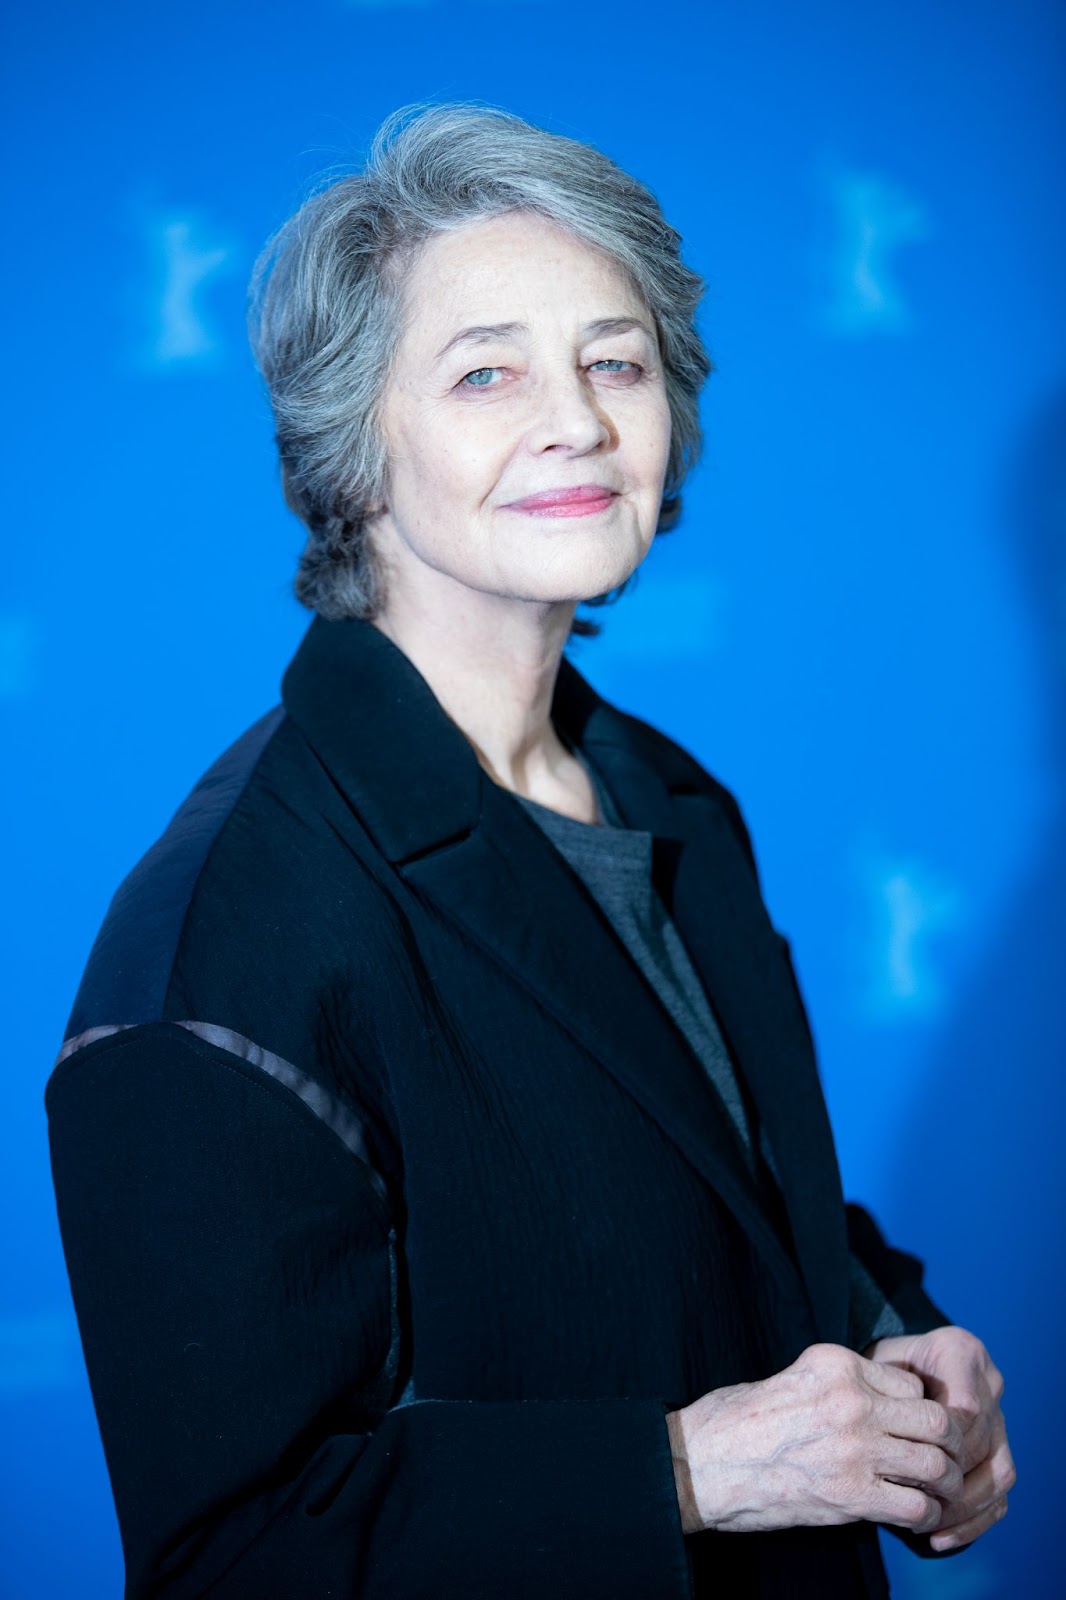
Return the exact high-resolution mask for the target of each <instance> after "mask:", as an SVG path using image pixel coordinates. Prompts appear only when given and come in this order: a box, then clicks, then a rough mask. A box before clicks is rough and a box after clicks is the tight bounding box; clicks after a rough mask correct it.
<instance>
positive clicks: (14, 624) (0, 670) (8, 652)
mask: <svg viewBox="0 0 1066 1600" xmlns="http://www.w3.org/2000/svg"><path fill="white" fill-rule="evenodd" d="M36 643H37V628H36V624H35V622H34V620H33V618H32V617H26V616H9V617H0V700H24V699H25V698H26V696H27V695H28V694H29V692H30V689H31V687H32V683H33V678H34V676H35V670H34V669H35V661H36V654H37V652H36Z"/></svg>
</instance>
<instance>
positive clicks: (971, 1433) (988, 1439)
mask: <svg viewBox="0 0 1066 1600" xmlns="http://www.w3.org/2000/svg"><path fill="white" fill-rule="evenodd" d="M947 1410H948V1411H949V1412H950V1413H951V1415H952V1417H953V1418H954V1420H955V1422H956V1423H957V1424H958V1427H959V1431H960V1433H961V1435H962V1444H961V1448H960V1451H959V1456H958V1462H959V1466H960V1467H961V1468H962V1470H963V1472H972V1471H973V1470H974V1468H975V1467H978V1466H980V1464H981V1462H982V1461H984V1460H986V1459H987V1457H988V1456H989V1454H990V1453H991V1451H992V1447H993V1444H994V1443H995V1437H996V1419H995V1416H994V1415H992V1414H989V1413H988V1412H982V1413H981V1415H980V1416H977V1417H974V1418H973V1419H972V1420H971V1419H969V1418H967V1417H966V1416H964V1415H962V1414H961V1413H959V1412H956V1411H955V1409H954V1408H953V1407H951V1406H948V1407H947Z"/></svg>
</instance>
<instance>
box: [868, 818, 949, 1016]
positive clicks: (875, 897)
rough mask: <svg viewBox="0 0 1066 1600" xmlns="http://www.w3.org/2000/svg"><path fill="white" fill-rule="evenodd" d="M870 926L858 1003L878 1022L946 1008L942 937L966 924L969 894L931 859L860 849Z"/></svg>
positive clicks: (931, 1013) (935, 1012) (934, 1013)
mask: <svg viewBox="0 0 1066 1600" xmlns="http://www.w3.org/2000/svg"><path fill="white" fill-rule="evenodd" d="M857 861H858V877H859V887H860V890H861V894H862V900H863V908H864V909H863V924H864V931H863V937H862V940H861V944H860V946H859V949H858V950H857V951H856V952H855V954H856V956H857V957H858V961H857V963H856V965H857V966H858V968H859V972H858V978H859V987H858V1007H859V1011H860V1013H861V1014H862V1016H863V1017H864V1018H866V1019H867V1020H868V1021H871V1022H891V1021H895V1020H901V1021H902V1020H906V1021H912V1020H917V1019H919V1018H923V1017H928V1016H934V1015H936V1014H937V1013H938V1012H940V1011H941V1010H942V1008H943V1004H944V1000H945V986H944V982H943V979H942V976H941V972H940V966H939V958H940V953H941V948H942V946H941V943H940V936H941V935H943V934H944V933H946V932H948V931H949V930H951V929H954V928H956V927H958V925H959V923H960V920H961V915H962V911H963V908H964V897H963V895H962V894H961V892H960V891H959V890H958V889H957V888H956V887H955V886H953V885H952V884H949V883H947V882H945V881H944V879H943V878H941V877H940V876H938V874H937V873H936V872H935V870H934V869H933V868H932V867H930V866H929V865H928V864H927V863H925V862H922V861H919V860H916V859H914V858H903V857H897V856H893V855H891V854H886V853H884V852H881V851H878V850H874V849H871V848H869V847H860V849H859V851H858V852H857Z"/></svg>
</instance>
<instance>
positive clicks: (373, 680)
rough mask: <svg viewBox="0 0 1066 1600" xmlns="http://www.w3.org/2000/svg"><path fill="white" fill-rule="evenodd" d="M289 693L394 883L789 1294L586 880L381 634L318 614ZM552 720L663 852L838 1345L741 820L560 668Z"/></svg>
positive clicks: (693, 773)
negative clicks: (651, 1134) (617, 1101)
mask: <svg viewBox="0 0 1066 1600" xmlns="http://www.w3.org/2000/svg"><path fill="white" fill-rule="evenodd" d="M282 697H283V700H284V703H285V706H286V709H287V711H288V712H289V714H290V715H291V716H292V718H293V720H294V721H295V722H296V724H297V726H298V727H299V728H300V729H301V731H302V732H303V733H304V734H305V736H306V737H307V739H308V740H309V742H310V744H311V745H312V747H313V748H314V749H315V750H316V752H317V753H318V755H319V757H320V759H321V760H322V761H323V762H324V763H325V765H326V766H327V768H328V769H329V771H330V772H331V774H332V776H333V778H334V780H335V781H336V782H337V783H338V784H339V785H340V787H341V788H342V789H343V790H344V792H345V793H346V795H347V797H348V800H349V803H350V804H351V805H352V807H353V809H354V810H355V811H356V812H357V814H358V815H359V817H360V820H361V821H362V823H363V825H364V826H365V827H366V828H367V829H368V831H369V833H370V835H371V837H372V838H373V840H374V843H375V845H376V846H377V848H378V849H379V850H380V851H381V853H382V855H383V856H384V857H385V858H386V859H387V860H388V861H389V862H390V863H391V864H392V865H393V866H394V868H395V869H396V870H397V871H398V872H399V874H400V876H401V877H402V878H403V880H404V881H405V882H406V883H407V884H408V885H409V886H410V887H411V888H413V889H414V890H415V891H416V892H417V893H418V894H419V895H421V896H424V897H427V898H428V899H429V900H430V901H431V902H432V903H433V904H434V905H435V906H436V908H437V909H438V911H439V912H440V913H441V914H443V915H444V916H445V917H447V918H448V919H449V920H451V921H452V922H454V923H455V924H457V925H458V926H459V927H461V928H462V929H463V930H464V932H465V934H466V936H467V937H469V938H472V939H474V940H475V941H476V942H477V943H478V944H479V945H480V946H481V947H482V948H483V949H484V950H485V951H486V953H487V954H488V955H490V956H491V958H492V959H494V960H495V961H497V962H499V963H500V964H501V965H503V966H504V967H505V968H507V969H508V970H509V971H510V972H511V974H512V976H513V977H514V978H515V980H516V981H518V982H520V983H522V984H524V985H525V986H526V988H527V989H529V990H530V991H532V992H533V993H534V994H535V995H536V996H537V997H538V999H539V1001H540V1003H541V1004H542V1005H543V1006H544V1007H545V1008H546V1009H547V1010H549V1011H550V1012H552V1013H553V1014H554V1015H555V1016H556V1018H557V1019H558V1021H559V1022H560V1023H561V1024H562V1026H563V1027H564V1028H566V1029H567V1030H568V1031H569V1032H570V1034H571V1035H572V1036H573V1037H575V1038H576V1039H577V1040H578V1041H579V1042H580V1043H581V1044H582V1045H583V1046H584V1047H585V1048H586V1049H587V1050H588V1051H589V1052H590V1054H591V1055H593V1056H594V1057H596V1058H597V1059H598V1060H599V1061H600V1062H601V1064H602V1065H603V1066H604V1067H605V1068H606V1069H607V1070H608V1071H609V1072H611V1073H612V1074H613V1076H614V1077H615V1079H616V1080H617V1081H618V1082H619V1084H620V1085H621V1086H622V1087H623V1088H624V1089H625V1090H626V1091H627V1092H628V1093H629V1094H631V1095H632V1096H633V1097H634V1098H635V1099H636V1100H637V1101H638V1102H639V1103H640V1104H641V1105H642V1106H643V1107H644V1109H645V1110H646V1111H647V1112H648V1113H649V1115H651V1116H652V1117H654V1118H655V1119H656V1120H657V1121H658V1123H659V1124H660V1126H661V1127H662V1128H663V1130H664V1131H665V1132H666V1133H667V1134H668V1135H669V1136H670V1137H671V1138H672V1139H673V1141H674V1142H675V1144H676V1145H677V1146H678V1147H679V1148H680V1149H681V1150H682V1151H683V1152H684V1154H685V1155H686V1157H687V1158H688V1159H689V1161H690V1162H691V1163H692V1165H693V1166H694V1167H695V1168H696V1169H697V1171H699V1172H700V1173H701V1175H702V1176H703V1177H704V1178H705V1180H706V1181H707V1182H708V1183H709V1184H711V1186H712V1187H713V1188H715V1189H716V1190H717V1191H718V1193H719V1194H720V1195H721V1197H722V1198H723V1199H724V1200H725V1202H726V1203H727V1204H728V1205H729V1206H730V1208H731V1209H732V1210H733V1211H734V1213H735V1214H736V1216H737V1218H738V1220H740V1221H741V1223H742V1224H743V1225H744V1226H745V1227H746V1229H747V1230H748V1232H749V1234H750V1235H751V1236H752V1238H753V1239H754V1241H755V1242H756V1243H757V1245H758V1246H759V1248H760V1249H761V1250H762V1252H763V1255H764V1259H765V1260H766V1262H767V1265H768V1266H769V1268H770V1269H771V1271H773V1273H774V1275H775V1277H776V1278H777V1280H778V1283H779V1286H780V1287H781V1290H782V1292H783V1293H784V1294H785V1295H786V1296H787V1297H788V1298H790V1299H792V1300H793V1301H794V1300H795V1298H796V1295H797V1294H798V1293H801V1291H800V1290H799V1282H798V1279H797V1278H796V1275H795V1266H794V1264H793V1263H792V1261H791V1260H790V1259H789V1257H788V1256H787V1255H786V1252H785V1250H784V1249H783V1247H782V1245H781V1243H780V1241H779V1240H778V1238H777V1236H776V1234H775V1233H774V1232H773V1230H772V1228H771V1227H770V1225H769V1223H768V1221H767V1219H766V1217H765V1216H764V1214H763V1212H762V1207H761V1203H760V1201H759V1198H758V1196H757V1194H756V1192H755V1189H754V1185H753V1184H752V1182H751V1178H750V1175H749V1173H748V1171H747V1169H746V1167H745V1165H744V1163H743V1161H742V1159H741V1157H740V1154H739V1151H738V1148H737V1146H736V1140H735V1138H733V1137H732V1136H731V1133H730V1130H729V1127H728V1118H727V1115H726V1113H725V1112H724V1110H723V1109H722V1107H721V1105H720V1102H719V1101H718V1098H717V1093H716V1091H715V1090H714V1089H713V1087H712V1086H711V1084H710V1081H709V1079H708V1078H707V1075H706V1073H705V1071H704V1069H703V1067H702V1065H701V1064H700V1063H699V1062H698V1060H697V1058H696V1056H695V1055H694V1054H693V1052H692V1050H691V1047H690V1046H689V1044H688V1043H687V1041H685V1039H684V1038H683V1036H682V1034H681V1033H680V1031H679V1030H678V1029H677V1028H676V1026H675V1025H674V1024H673V1022H672V1021H671V1019H670V1018H669V1016H668V1014H667V1013H666V1011H665V1009H664V1008H663V1007H662V1005H661V1003H660V1002H659V1000H658V998H657V997H656V996H655V995H654V994H653V993H652V991H651V988H650V986H649V985H647V983H646V982H645V981H644V980H643V978H642V977H641V975H640V974H639V973H638V971H637V969H636V968H635V966H634V965H633V963H632V961H631V959H630V958H629V956H628V953H627V952H626V951H625V950H624V949H623V947H622V944H621V941H620V940H619V939H618V938H617V936H616V934H615V933H614V932H613V930H612V929H611V928H610V926H609V925H608V923H607V921H606V919H605V918H604V917H603V915H602V912H601V911H600V908H599V907H598V906H596V904H595V902H594V901H593V899H592V897H591V896H590V895H588V893H587V891H586V890H585V887H584V885H583V884H581V882H580V879H579V878H578V877H577V876H576V875H575V874H574V873H573V872H572V871H571V869H570V867H569V865H568V864H567V863H566V862H565V861H564V860H563V858H562V857H561V856H560V855H559V854H558V852H557V851H556V850H555V849H554V847H553V846H552V845H551V844H550V842H549V841H548V839H547V838H546V837H545V836H544V835H543V834H542V832H541V830H540V829H539V828H538V826H537V824H536V823H535V822H534V821H533V819H532V818H531V817H529V816H528V815H527V814H526V812H525V811H524V809H523V808H522V806H521V805H519V804H518V802H517V801H516V799H515V797H514V796H512V795H510V794H509V793H508V792H507V791H506V790H505V789H503V788H502V787H501V786H500V785H498V784H496V783H494V782H493V781H492V779H490V778H489V777H488V775H487V774H486V773H484V772H483V770H482V768H481V766H480V764H479V762H478V760H477V757H476V755H475V754H474V751H473V748H472V746H471V745H470V743H469V741H468V740H467V738H466V737H465V735H464V734H463V733H462V732H461V731H460V729H459V728H458V727H457V726H456V725H455V723H453V722H452V721H451V720H450V718H449V717H448V716H447V714H446V713H445V711H444V709H443V707H442V706H441V704H440V702H439V701H438V700H437V698H436V696H435V695H434V693H433V691H432V689H431V688H430V686H429V684H428V682H427V681H426V679H425V678H423V676H422V675H421V673H420V672H419V671H418V669H417V668H416V667H415V666H414V665H413V663H412V662H411V661H410V660H409V659H408V657H407V656H405V655H404V653H403V652H402V651H401V650H400V649H399V648H398V646H396V645H395V644H393V643H392V641H391V640H390V639H389V638H387V636H386V635H385V634H383V633H382V632H381V631H380V630H379V629H377V628H375V627H374V626H373V624H372V623H369V622H364V621H356V620H351V621H341V622H327V621H325V620H324V619H322V618H320V617H316V618H315V620H314V621H313V622H312V623H311V625H310V627H309V628H308V630H307V633H306V634H305V636H304V639H303V641H302V643H301V644H300V647H299V649H298V650H297V652H296V655H295V656H294V657H293V660H292V661H291V663H290V665H289V667H288V669H287V670H286V672H285V675H284V678H283V680H282ZM552 717H553V720H554V721H555V723H556V726H557V727H558V728H559V729H560V732H561V733H563V734H564V735H565V737H566V738H567V739H568V740H569V741H570V742H571V744H572V745H574V746H575V747H576V748H578V749H580V750H582V751H583V752H584V753H586V754H587V755H588V756H589V758H590V759H591V760H592V761H593V763H594V764H595V765H597V766H598V767H599V769H600V771H601V772H602V773H603V775H604V777H605V779H606V781H607V784H608V787H609V788H610V790H611V794H612V797H613V798H614V800H615V802H616V804H617V806H618V809H619V811H620V812H621V815H622V818H623V820H624V821H625V823H626V824H627V825H629V826H631V827H639V828H645V829H647V830H648V831H649V832H651V833H652V834H654V835H655V837H656V841H657V843H660V844H663V845H664V846H665V847H666V848H667V849H668V850H669V852H670V853H671V857H672V860H673V864H674V881H673V884H672V892H671V902H672V903H671V907H670V909H671V914H672V916H673V918H674V921H675V923H676V925H677V927H678V930H679V932H680V934H681V937H682V940H683V941H684V943H685V946H686V948H687V950H688V952H689V954H690V957H691V958H692V960H693V964H694V966H695V968H696V970H697V972H698V974H699V976H700V979H701V982H702V983H703V985H704V988H705V990H706V992H707V995H708V998H709V999H710V1001H711V1004H712V1005H713V1007H714V1010H715V1012H716V1015H717V1016H718V1019H719V1022H720V1024H721V1027H722V1031H723V1034H724V1036H725V1038H726V1040H727V1043H728V1045H729V1047H730V1050H731V1052H732V1054H733V1057H734V1060H735V1061H736V1062H737V1064H738V1066H739V1069H740V1071H741V1072H742V1073H743V1074H744V1076H745V1078H746V1080H747V1082H748V1085H749V1087H750V1088H751V1091H752V1094H753V1095H754V1097H755V1101H756V1105H757V1108H758V1112H759V1116H760V1118H761V1119H762V1121H763V1122H764V1123H765V1125H766V1128H767V1132H768V1134H769V1137H770V1140H771V1144H772V1146H773V1148H774V1151H775V1155H776V1158H777V1162H778V1166H779V1168H780V1170H781V1176H782V1186H783V1190H784V1195H785V1201H786V1205H787V1208H788V1214H789V1219H790V1223H791V1227H792V1233H793V1237H794V1240H795V1244H796V1249H797V1252H798V1255H799V1260H800V1263H801V1265H802V1269H803V1276H804V1279H805V1280H806V1286H807V1292H808V1294H809V1295H810V1300H811V1303H812V1306H813V1309H814V1312H815V1317H816V1321H817V1325H818V1327H819V1330H820V1336H821V1337H822V1338H826V1339H830V1340H841V1339H843V1337H844V1328H845V1319H846V1309H847V1308H846V1285H847V1268H846V1240H845V1238H844V1231H843V1202H842V1197H841V1194H840V1188H839V1177H838V1174H837V1168H836V1158H835V1153H834V1150H833V1141H832V1134H831V1132H830V1129H829V1123H828V1118H827V1116H826V1113H825V1106H824V1102H823V1101H822V1097H821V1092H820V1089H819V1087H818V1079H817V1069H816V1066H815V1062H814V1057H813V1053H812V1051H811V1048H810V1042H809V1038H808V1036H807V1032H806V1026H805V1023H804V1020H803V1015H802V1011H801V1009H800V1005H799V1002H798V1000H797V998H796V996H795V991H794V987H793V984H792V979H791V975H790V973H789V971H788V967H787V958H786V956H785V954H784V952H783V949H782V946H781V941H780V938H779V936H778V935H777V933H776V932H775V930H774V929H773V927H772V925H771V923H770V919H769V917H768V915H767V913H766V910H765V907H764V906H763V904H762V899H761V896H760V894H759V891H758V885H757V883H756V882H755V879H754V875H753V872H752V868H751V864H750V862H749V860H748V858H747V856H746V854H745V851H744V848H743V846H742V845H741V843H740V841H739V840H738V838H737V835H736V832H735V830H734V826H733V823H732V821H731V820H730V818H729V817H728V816H727V813H726V810H725V809H724V807H723V805H722V803H721V801H720V800H719V799H717V798H716V797H715V795H714V794H713V793H712V792H711V785H710V784H709V782H708V780H707V778H706V775H705V774H704V773H703V771H702V768H700V767H698V765H697V764H696V763H695V762H694V761H692V759H691V758H690V757H687V756H686V754H685V752H684V751H683V750H681V748H680V747H679V746H677V745H675V744H673V743H672V742H671V741H669V740H664V739H661V738H659V737H657V736H656V735H655V734H654V733H653V731H652V730H650V729H648V728H647V727H646V726H645V725H644V724H643V723H641V722H639V720H637V719H635V718H631V717H628V716H627V715H626V714H625V713H624V712H622V711H619V710H618V709H617V708H615V707H613V706H612V705H610V704H609V702H607V701H605V700H603V699H601V697H600V696H599V695H598V694H597V692H596V691H595V689H593V687H592V686H591V684H589V683H588V682H587V680H586V679H585V678H584V677H582V675H581V673H580V672H579V671H578V670H577V668H576V667H575V666H574V665H573V663H572V662H571V661H569V660H568V659H567V658H566V657H565V656H564V657H563V658H562V660H561V662H560V665H559V672H558V675H557V679H556V686H555V695H554V698H553V702H552Z"/></svg>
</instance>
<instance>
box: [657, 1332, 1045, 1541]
mask: <svg viewBox="0 0 1066 1600" xmlns="http://www.w3.org/2000/svg"><path fill="white" fill-rule="evenodd" d="M1002 1393H1003V1379H1002V1377H1001V1375H1000V1373H999V1372H998V1370H997V1369H996V1367H995V1366H994V1365H993V1363H992V1360H991V1357H990V1356H989V1354H988V1351H987V1350H986V1349H985V1347H984V1345H983V1344H982V1343H981V1341H980V1340H979V1339H977V1338H975V1337H974V1335H973V1334H971V1333H968V1332H967V1331H966V1330H965V1329H964V1328H957V1327H947V1328H934V1329H933V1330H932V1332H930V1333H923V1334H904V1335H901V1336H900V1337H898V1338H889V1339H879V1340H877V1342H876V1343H875V1344H873V1345H870V1346H868V1347H867V1349H866V1351H865V1352H864V1354H863V1355H858V1354H857V1353H856V1352H855V1351H853V1350H848V1349H846V1348H845V1347H844V1346H842V1345H832V1344H816V1345H811V1346H810V1347H809V1348H808V1349H807V1350H804V1351H803V1353H802V1355H800V1356H799V1357H797V1359H796V1360H795V1361H794V1362H793V1363H792V1365H791V1366H790V1367H786V1368H785V1369H784V1371H783V1372H779V1373H776V1374H775V1375H774V1376H773V1377H772V1378H765V1379H762V1380H761V1381H759V1382H756V1383H741V1384H735V1385H733V1386H731V1387H729V1388H724V1389H714V1390H712V1391H711V1392H710V1393H709V1394H705V1395H702V1396H701V1397H700V1398H699V1399H698V1400H694V1401H693V1402H692V1404H691V1405H689V1406H685V1407H683V1408H682V1409H681V1410H680V1411H672V1412H670V1413H668V1415H667V1418H666V1422H667V1428H668V1431H669V1436H670V1445H671V1453H672V1455H673V1461H674V1477H675V1481H676V1484H677V1492H678V1501H679V1504H680V1508H681V1522H682V1527H683V1529H684V1531H685V1532H686V1533H694V1532H698V1531H700V1530H701V1529H704V1528H716V1529H718V1530H719V1531H721V1532H730V1531H731V1532H752V1531H755V1530H760V1529H762V1530H766V1529H773V1528H786V1527H805V1526H806V1527H810V1526H830V1525H832V1524H837V1523H845V1522H857V1521H869V1522H883V1523H887V1524H890V1525H892V1526H895V1527H898V1528H901V1529H903V1530H905V1531H906V1532H908V1533H910V1534H913V1535H923V1536H928V1540H929V1548H930V1550H932V1551H933V1552H935V1553H936V1554H941V1553H943V1552H947V1551H949V1550H953V1549H957V1548H959V1547H960V1546H961V1545H964V1544H970V1543H972V1541H973V1540H974V1539H976V1538H978V1537H979V1535H980V1534H982V1533H984V1532H985V1530H986V1529H987V1528H990V1527H991V1526H992V1525H993V1523H995V1522H998V1521H999V1519H1000V1517H1002V1516H1003V1514H1004V1513H1005V1511H1006V1508H1007V1494H1008V1493H1009V1491H1010V1489H1011V1488H1012V1487H1013V1485H1014V1481H1015V1470H1014V1463H1013V1460H1012V1459H1011V1453H1010V1447H1009V1445H1008V1443H1007V1434H1006V1428H1005V1425H1004V1421H1003V1413H1002V1410H1001V1409H1000V1399H1001V1396H1002Z"/></svg>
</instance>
